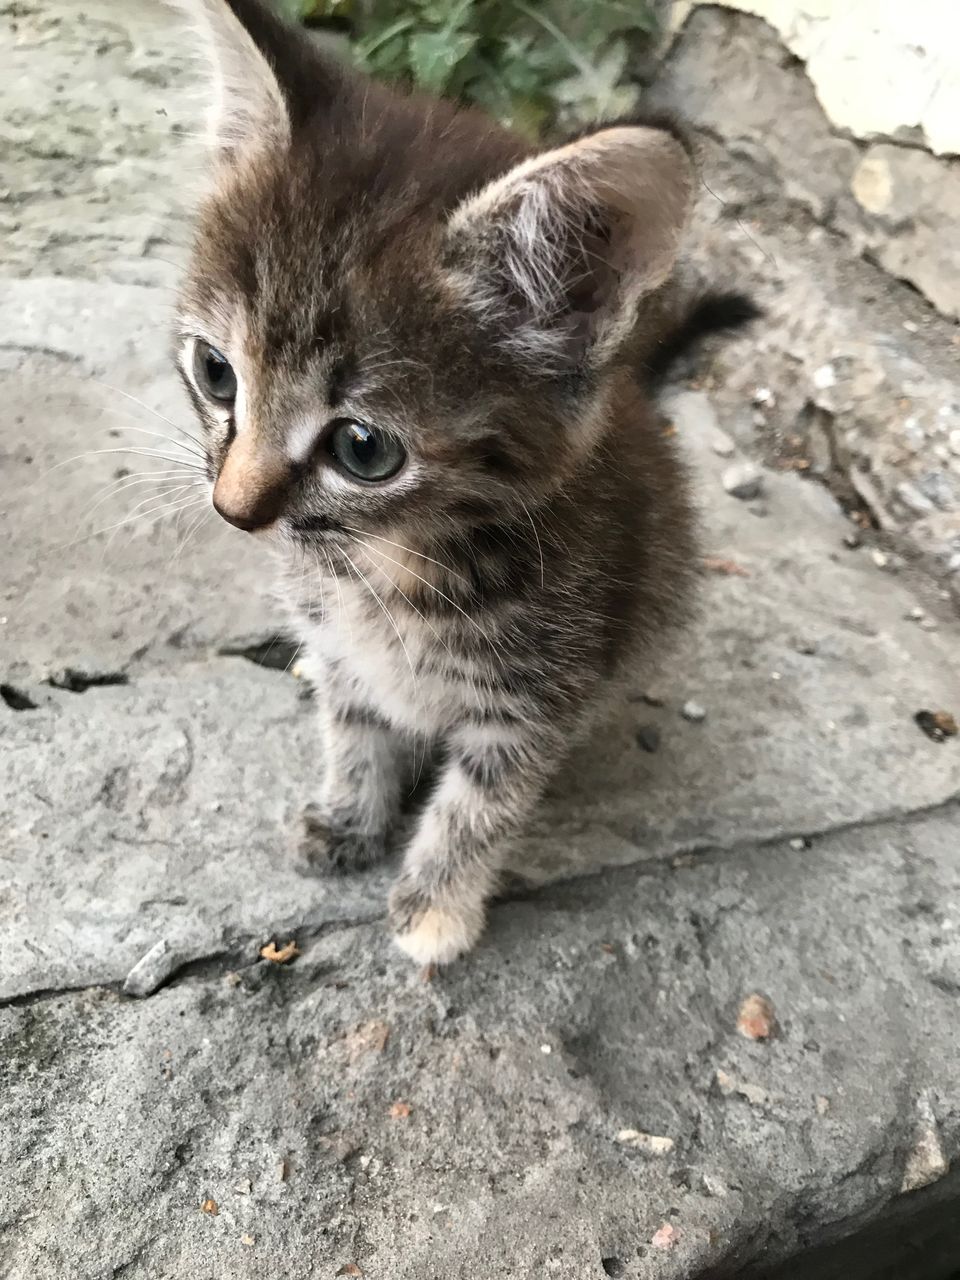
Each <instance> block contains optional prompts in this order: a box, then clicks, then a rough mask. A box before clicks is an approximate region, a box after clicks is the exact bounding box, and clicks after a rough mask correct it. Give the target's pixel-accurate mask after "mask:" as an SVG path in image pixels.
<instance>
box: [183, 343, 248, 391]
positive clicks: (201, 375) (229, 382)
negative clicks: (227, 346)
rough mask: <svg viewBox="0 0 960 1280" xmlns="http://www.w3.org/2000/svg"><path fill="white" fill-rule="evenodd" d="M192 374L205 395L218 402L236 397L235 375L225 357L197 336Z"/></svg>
mask: <svg viewBox="0 0 960 1280" xmlns="http://www.w3.org/2000/svg"><path fill="white" fill-rule="evenodd" d="M193 376H194V378H196V380H197V386H198V387H199V388H200V390H201V391H202V392H203V394H204V395H205V396H208V397H209V398H210V399H211V400H216V401H218V402H219V403H220V404H232V403H233V401H234V400H236V398H237V375H236V374H235V373H234V371H233V365H232V364H231V363H230V361H229V360H228V359H227V357H226V356H225V355H224V354H223V353H222V352H221V351H218V350H217V348H216V347H211V346H210V344H209V342H203V341H201V340H200V339H199V338H198V339H197V341H196V343H195V344H194V348H193Z"/></svg>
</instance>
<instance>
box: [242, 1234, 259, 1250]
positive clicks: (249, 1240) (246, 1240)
mask: <svg viewBox="0 0 960 1280" xmlns="http://www.w3.org/2000/svg"><path fill="white" fill-rule="evenodd" d="M240 1243H241V1244H242V1245H245V1246H246V1248H248V1249H249V1248H250V1247H251V1246H252V1245H255V1244H256V1243H257V1242H256V1240H254V1238H253V1236H250V1235H242V1236H241V1237H240Z"/></svg>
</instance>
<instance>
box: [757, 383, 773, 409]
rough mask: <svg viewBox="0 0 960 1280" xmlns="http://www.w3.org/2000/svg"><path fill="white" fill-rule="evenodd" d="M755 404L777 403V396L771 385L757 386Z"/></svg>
mask: <svg viewBox="0 0 960 1280" xmlns="http://www.w3.org/2000/svg"><path fill="white" fill-rule="evenodd" d="M753 403H754V404H769V405H773V404H776V398H775V397H774V394H773V392H772V391H771V390H770V388H769V387H757V389H756V390H755V391H754V393H753Z"/></svg>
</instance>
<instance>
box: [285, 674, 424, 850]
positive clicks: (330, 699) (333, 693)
mask: <svg viewBox="0 0 960 1280" xmlns="http://www.w3.org/2000/svg"><path fill="white" fill-rule="evenodd" d="M318 696H319V697H322V698H323V699H324V701H323V703H322V705H321V711H320V719H321V731H322V734H323V749H324V773H323V784H322V789H321V792H320V799H319V800H318V801H317V802H316V803H314V804H310V805H308V806H307V808H306V809H305V811H304V814H303V834H302V839H301V844H300V851H301V853H302V854H303V856H304V858H305V860H306V862H307V865H308V866H309V867H310V868H311V869H312V870H315V871H318V872H321V873H322V872H333V871H354V870H359V869H360V868H361V867H366V866H369V865H370V864H371V863H374V862H377V861H379V859H380V858H382V857H383V856H384V854H385V852H386V847H387V836H388V833H389V831H390V828H391V826H392V825H393V824H394V822H395V821H396V819H397V813H398V810H399V806H400V791H401V784H402V779H401V748H400V744H399V741H398V739H397V737H396V735H395V733H394V731H393V729H392V728H391V727H390V725H389V724H388V723H387V722H386V721H385V720H384V719H383V718H382V716H380V714H379V713H378V712H377V711H376V709H375V708H373V707H371V706H370V705H369V704H368V703H366V702H365V701H364V700H362V699H361V698H358V697H356V696H352V695H351V693H350V691H349V690H347V689H344V688H342V687H339V686H338V685H337V684H336V683H334V685H333V687H332V688H331V687H330V685H329V684H328V685H327V687H326V688H324V689H321V690H320V691H319V694H318Z"/></svg>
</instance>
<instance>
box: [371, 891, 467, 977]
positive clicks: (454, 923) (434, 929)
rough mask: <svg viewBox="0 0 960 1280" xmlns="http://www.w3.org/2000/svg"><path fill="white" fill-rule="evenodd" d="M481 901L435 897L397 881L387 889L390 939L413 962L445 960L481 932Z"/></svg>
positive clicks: (444, 961) (428, 962) (441, 962)
mask: <svg viewBox="0 0 960 1280" xmlns="http://www.w3.org/2000/svg"><path fill="white" fill-rule="evenodd" d="M484 923H485V912H484V908H483V903H482V902H480V903H475V902H457V901H455V900H450V899H442V900H440V901H436V900H433V899H431V898H430V897H429V896H428V895H426V894H423V893H421V892H420V890H418V889H416V888H415V887H413V886H411V885H409V884H408V883H406V882H404V881H400V882H399V883H398V884H396V885H394V887H393V889H392V891H391V893H390V926H391V928H392V930H393V937H394V941H395V942H396V944H397V946H398V947H399V948H400V950H401V951H403V952H405V953H406V954H407V955H408V956H409V957H410V959H411V960H414V961H415V962H416V963H417V964H421V965H430V964H438V965H439V964H449V962H450V961H451V960H456V958H457V956H461V955H463V953H464V952H465V951H469V950H470V949H471V948H472V947H473V946H474V944H475V943H476V941H477V939H478V938H479V937H480V935H481V933H483V926H484Z"/></svg>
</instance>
